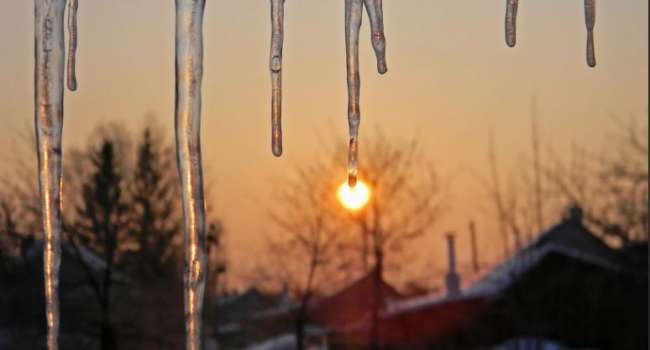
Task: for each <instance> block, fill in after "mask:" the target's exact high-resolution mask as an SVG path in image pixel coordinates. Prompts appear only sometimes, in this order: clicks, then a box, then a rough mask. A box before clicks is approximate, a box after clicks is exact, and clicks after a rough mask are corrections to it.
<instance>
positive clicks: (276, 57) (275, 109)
mask: <svg viewBox="0 0 650 350" xmlns="http://www.w3.org/2000/svg"><path fill="white" fill-rule="evenodd" d="M270 1H271V54H270V57H269V69H270V70H271V150H272V152H273V155H274V156H276V157H279V156H281V155H282V43H283V41H284V0H270Z"/></svg>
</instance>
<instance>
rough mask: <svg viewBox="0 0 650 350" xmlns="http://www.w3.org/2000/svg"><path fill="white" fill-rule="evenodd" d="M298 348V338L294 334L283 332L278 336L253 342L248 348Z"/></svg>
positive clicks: (279, 349) (250, 349)
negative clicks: (256, 342)
mask: <svg viewBox="0 0 650 350" xmlns="http://www.w3.org/2000/svg"><path fill="white" fill-rule="evenodd" d="M295 348H296V338H295V336H294V335H293V334H289V333H287V334H282V335H280V336H278V337H275V338H272V339H269V340H266V341H264V342H262V343H258V344H253V345H251V346H249V347H247V348H246V350H293V349H295Z"/></svg>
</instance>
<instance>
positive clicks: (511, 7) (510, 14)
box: [506, 0, 519, 47]
mask: <svg viewBox="0 0 650 350" xmlns="http://www.w3.org/2000/svg"><path fill="white" fill-rule="evenodd" d="M518 6H519V0H507V3H506V44H508V46H510V47H514V46H515V44H516V43H517V7H518Z"/></svg>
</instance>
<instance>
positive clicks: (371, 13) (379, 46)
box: [363, 0, 388, 74]
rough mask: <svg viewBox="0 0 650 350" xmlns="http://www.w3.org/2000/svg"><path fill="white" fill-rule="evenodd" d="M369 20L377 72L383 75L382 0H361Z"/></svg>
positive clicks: (386, 68) (384, 49) (384, 44)
mask: <svg viewBox="0 0 650 350" xmlns="http://www.w3.org/2000/svg"><path fill="white" fill-rule="evenodd" d="M363 4H364V5H365V6H366V11H367V12H368V18H369V19H370V40H371V41H372V48H373V49H374V50H375V56H377V72H379V74H384V73H386V72H387V71H388V67H387V66H386V38H385V36H384V12H383V10H382V0H363Z"/></svg>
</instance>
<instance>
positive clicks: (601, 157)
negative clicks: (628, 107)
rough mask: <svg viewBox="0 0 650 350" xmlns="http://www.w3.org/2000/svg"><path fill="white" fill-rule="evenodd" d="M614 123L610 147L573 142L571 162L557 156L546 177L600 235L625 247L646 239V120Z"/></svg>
mask: <svg viewBox="0 0 650 350" xmlns="http://www.w3.org/2000/svg"><path fill="white" fill-rule="evenodd" d="M615 122H616V125H615V129H614V134H613V135H610V136H609V141H610V142H611V143H610V145H611V148H609V150H608V151H605V152H602V153H599V154H597V153H595V152H590V151H587V150H585V149H584V148H581V147H578V146H575V145H574V146H573V149H572V153H571V159H570V161H568V162H567V161H565V160H563V159H562V158H561V157H558V156H556V157H554V161H553V162H552V163H551V164H549V165H548V166H547V167H546V169H545V175H546V177H547V178H548V180H549V182H550V183H551V184H552V186H553V187H554V189H555V191H556V192H557V193H558V194H559V195H560V196H562V197H563V198H564V199H565V200H566V201H568V202H573V203H576V204H578V205H579V206H580V207H581V208H582V209H583V212H584V218H585V219H586V221H587V223H588V224H589V225H590V226H591V227H592V228H593V229H594V230H595V231H596V232H597V233H600V234H601V235H603V236H604V237H607V238H612V239H615V240H617V241H618V242H619V243H620V244H622V245H624V246H625V245H628V244H631V243H634V242H639V241H647V240H648V138H647V134H648V124H647V120H646V121H644V122H642V123H643V125H639V122H638V121H637V120H635V119H630V120H628V121H616V120H615Z"/></svg>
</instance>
